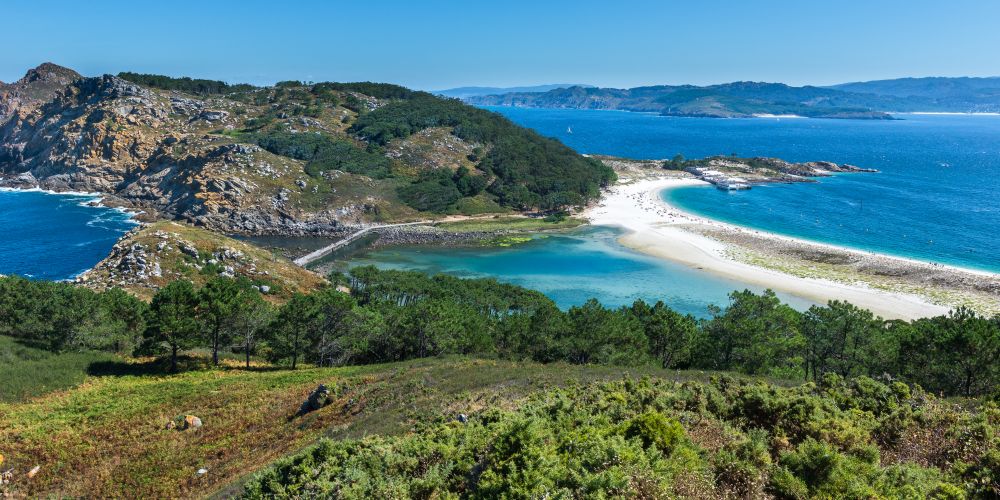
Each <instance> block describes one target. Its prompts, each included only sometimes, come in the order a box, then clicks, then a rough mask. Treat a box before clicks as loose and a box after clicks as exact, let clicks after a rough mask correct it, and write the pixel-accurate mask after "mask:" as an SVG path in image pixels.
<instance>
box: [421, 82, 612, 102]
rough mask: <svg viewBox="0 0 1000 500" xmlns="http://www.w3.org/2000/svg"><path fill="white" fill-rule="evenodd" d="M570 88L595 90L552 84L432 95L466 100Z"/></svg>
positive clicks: (464, 89)
mask: <svg viewBox="0 0 1000 500" xmlns="http://www.w3.org/2000/svg"><path fill="white" fill-rule="evenodd" d="M570 87H581V88H585V89H586V88H593V87H594V86H593V85H584V84H581V83H550V84H547V85H531V86H526V87H456V88H453V89H444V90H435V91H433V92H431V93H432V94H436V95H440V96H445V97H455V98H458V99H465V98H468V97H474V96H483V95H494V94H507V93H510V92H548V91H550V90H556V89H568V88H570Z"/></svg>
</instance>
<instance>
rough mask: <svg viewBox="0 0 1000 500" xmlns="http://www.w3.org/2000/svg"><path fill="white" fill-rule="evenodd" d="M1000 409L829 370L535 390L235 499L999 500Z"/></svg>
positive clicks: (289, 470) (367, 446)
mask: <svg viewBox="0 0 1000 500" xmlns="http://www.w3.org/2000/svg"><path fill="white" fill-rule="evenodd" d="M998 425H1000V409H998V408H997V407H996V405H993V404H989V405H987V406H986V407H985V408H982V409H981V410H980V411H978V412H975V413H972V412H967V411H964V410H960V409H957V408H954V407H952V406H951V405H948V404H946V403H943V402H940V401H937V400H935V399H934V398H933V397H928V396H927V395H925V394H924V393H922V392H921V391H919V390H916V391H915V392H914V391H911V389H910V388H909V387H907V386H906V385H904V384H899V383H896V384H891V385H885V384H881V383H878V382H875V381H873V380H871V379H868V378H859V379H854V380H850V381H844V380H843V379H841V378H839V377H837V376H835V375H831V376H829V377H825V378H824V380H823V381H822V382H821V383H820V384H818V385H815V384H806V385H802V386H799V387H792V388H781V387H776V386H774V385H769V384H767V383H762V382H755V381H745V380H736V379H733V378H729V377H719V378H713V379H712V381H711V382H710V383H703V382H687V383H683V384H678V383H676V382H673V381H670V380H666V379H662V378H657V379H652V378H643V379H640V380H636V379H633V378H625V379H623V380H619V381H614V382H607V383H597V384H585V385H581V386H575V387H571V388H565V389H555V390H546V391H539V392H537V393H535V394H532V395H531V397H529V398H528V400H527V401H526V402H525V403H522V404H521V405H518V407H517V408H516V409H513V410H510V409H500V408H491V409H487V410H484V411H481V412H478V414H476V415H475V416H473V417H471V419H469V420H468V421H464V420H463V419H461V418H459V419H456V420H453V421H451V422H445V423H440V424H436V425H429V426H426V427H425V428H422V429H421V430H420V432H417V433H413V434H409V435H406V436H399V437H396V436H394V437H385V436H374V437H370V438H367V439H362V440H347V441H331V440H324V441H323V442H322V443H320V444H319V445H317V446H315V447H313V448H311V449H309V450H307V451H305V452H303V453H300V454H297V455H295V456H293V457H290V458H287V459H283V460H281V461H279V462H278V464H276V465H275V466H274V467H273V468H271V469H270V470H268V471H266V472H264V473H262V474H259V475H257V476H256V477H255V478H254V479H253V480H252V481H250V482H249V483H248V484H247V486H246V489H245V491H244V497H245V498H298V497H302V496H309V497H336V498H594V497H597V498H676V497H681V498H734V497H735V498H769V497H774V498H962V497H964V496H966V495H968V496H970V497H983V498H986V497H992V496H994V495H996V494H997V493H1000V489H998V487H1000V482H998V476H997V467H998V466H1000V463H998V462H997V458H998V455H997V454H998V452H1000V439H998V435H997V430H998V429H1000V427H998Z"/></svg>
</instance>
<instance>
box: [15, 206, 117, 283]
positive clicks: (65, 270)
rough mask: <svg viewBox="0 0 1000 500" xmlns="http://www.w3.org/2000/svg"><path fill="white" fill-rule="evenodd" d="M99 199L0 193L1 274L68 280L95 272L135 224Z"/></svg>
mask: <svg viewBox="0 0 1000 500" xmlns="http://www.w3.org/2000/svg"><path fill="white" fill-rule="evenodd" d="M96 199H97V197H96V196H94V195H82V194H74V195H64V194H58V195H57V194H50V193H45V192H40V191H9V190H0V274H8V275H11V274H16V275H21V276H26V277H29V278H36V279H47V280H64V279H70V278H73V277H74V276H76V275H78V274H80V273H82V272H84V271H86V270H87V269H90V268H91V267H93V266H94V264H96V263H97V262H99V261H100V260H101V259H103V258H104V257H106V256H107V255H108V253H109V252H110V251H111V247H113V246H114V244H115V242H116V241H118V238H120V237H121V235H122V234H124V233H125V232H126V231H128V230H129V229H130V228H132V227H133V226H134V225H135V222H133V221H132V220H131V219H130V216H129V215H128V214H127V213H125V212H122V211H120V210H116V209H112V208H106V207H91V206H87V203H89V202H92V201H95V200H96Z"/></svg>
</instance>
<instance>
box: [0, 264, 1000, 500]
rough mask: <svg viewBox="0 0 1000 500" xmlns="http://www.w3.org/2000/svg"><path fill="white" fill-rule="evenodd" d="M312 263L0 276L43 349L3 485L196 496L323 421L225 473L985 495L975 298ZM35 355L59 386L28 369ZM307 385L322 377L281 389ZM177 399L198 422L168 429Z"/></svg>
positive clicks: (280, 488) (468, 483) (983, 340)
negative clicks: (631, 288)
mask: <svg viewBox="0 0 1000 500" xmlns="http://www.w3.org/2000/svg"><path fill="white" fill-rule="evenodd" d="M330 282H331V285H330V286H326V287H321V288H319V289H317V290H316V291H314V292H312V293H309V294H301V293H295V294H292V295H291V297H290V298H289V299H288V300H287V301H286V302H284V303H279V304H272V303H269V302H267V301H265V300H264V298H263V297H264V296H262V294H261V291H260V290H259V288H256V287H255V286H254V285H253V283H252V282H250V281H249V280H247V279H245V278H238V277H237V278H230V277H227V276H214V277H212V278H211V279H208V280H207V281H204V282H203V283H199V284H198V285H195V284H193V283H192V282H190V281H186V280H177V281H172V282H170V283H168V284H166V285H165V286H163V287H162V288H161V289H160V290H159V291H157V292H156V294H154V295H153V296H152V299H151V301H150V303H149V304H147V303H145V302H143V301H140V300H138V299H135V298H133V297H132V296H130V295H128V294H126V293H125V292H123V291H121V290H120V289H117V288H115V289H111V290H108V291H104V292H95V291H92V290H89V289H86V288H81V287H75V286H72V285H69V284H65V283H50V282H31V281H27V280H23V279H20V278H2V279H0V335H4V336H7V337H13V339H2V340H3V341H4V343H8V344H9V345H11V346H15V347H16V348H17V349H20V348H21V347H18V346H27V345H31V346H32V347H33V348H42V349H45V351H47V354H46V355H45V356H43V357H40V358H39V360H38V363H37V364H35V365H32V366H33V368H32V370H33V372H32V371H25V372H11V373H10V376H12V377H13V378H14V379H16V380H15V381H14V382H13V383H10V382H8V383H7V384H5V386H13V387H19V385H18V384H20V387H28V388H29V390H22V391H21V394H22V395H21V396H18V397H14V398H5V399H6V400H8V401H14V402H12V403H6V404H0V454H3V455H4V456H5V457H6V460H7V466H9V467H13V468H14V470H15V471H17V473H16V475H15V480H14V482H12V483H11V485H9V486H8V490H9V491H11V492H14V493H16V494H24V495H29V496H32V495H54V496H78V495H83V494H87V495H94V496H123V495H140V496H157V497H159V496H178V495H181V496H190V495H201V494H205V493H208V492H211V491H214V490H217V489H219V488H222V487H223V486H225V485H227V484H229V483H230V482H232V481H233V480H235V479H237V478H239V477H242V476H245V475H247V474H250V473H253V472H255V471H259V470H260V469H261V467H263V466H265V465H266V464H268V463H270V462H272V461H274V460H278V459H280V458H281V457H282V456H284V455H287V454H289V453H294V452H298V451H300V450H301V449H302V448H303V447H304V446H306V445H308V444H310V443H313V442H314V440H315V439H317V438H319V437H321V436H326V437H328V438H331V439H332V440H333V441H329V442H323V443H321V444H319V445H318V446H317V447H315V448H311V449H309V450H307V451H304V452H302V453H299V454H296V455H293V456H291V457H289V458H285V459H282V460H280V461H279V462H278V463H277V464H276V465H275V467H273V468H269V469H267V470H266V471H264V472H260V473H259V474H257V475H255V476H253V477H250V478H246V482H245V483H243V482H241V483H237V484H233V485H231V486H228V487H227V488H226V490H225V491H226V492H228V494H235V493H238V492H239V491H241V490H243V489H244V488H245V491H244V494H245V495H247V496H250V497H271V496H289V497H300V496H334V497H342V498H354V497H358V498H361V497H371V496H380V497H389V498H408V497H418V498H439V497H451V496H456V495H457V496H468V497H483V498H493V497H497V496H511V497H535V496H546V495H548V496H561V497H589V496H594V495H598V496H600V495H603V496H619V497H635V496H637V495H638V496H644V497H648V498H658V497H663V496H687V497H702V498H703V497H705V496H710V497H720V498H721V497H727V496H737V497H761V496H764V495H774V496H778V497H782V498H806V497H811V496H814V497H827V498H834V497H856V498H861V497H864V498H868V497H899V496H903V497H924V496H936V497H940V498H962V497H963V496H965V497H989V496H990V495H995V494H996V493H997V492H998V491H1000V489H998V486H997V485H998V481H997V477H998V474H997V471H998V470H1000V468H998V464H1000V460H998V457H1000V450H998V439H1000V432H998V431H1000V428H998V425H1000V411H998V410H997V407H996V403H995V402H996V400H997V397H998V395H997V393H996V390H997V387H998V377H1000V373H998V369H997V368H998V363H997V362H996V361H997V359H998V355H1000V319H998V318H992V319H991V318H985V317H981V316H978V315H975V314H973V313H971V312H969V311H965V310H958V311H955V312H953V313H952V314H950V315H947V316H940V317H935V318H927V319H921V320H917V321H912V322H902V321H890V322H886V321H883V320H881V319H880V318H876V317H874V316H873V315H872V314H871V313H869V312H867V311H864V310H861V309H858V308H856V307H854V306H851V305H850V304H844V303H839V302H832V303H830V304H828V305H827V306H823V307H820V306H815V307H813V308H811V309H810V310H808V311H806V312H805V313H801V312H797V311H795V310H794V309H791V308H790V307H788V306H787V305H785V304H782V303H781V302H780V301H779V300H778V299H777V298H776V297H775V296H774V295H773V293H770V292H767V293H764V294H754V293H752V292H750V291H743V292H734V293H733V294H732V295H731V301H730V303H729V304H728V307H726V308H725V309H719V310H717V311H714V314H713V316H712V317H711V318H708V319H705V320H701V321H699V320H695V319H694V318H692V317H690V316H684V315H681V314H679V313H677V312H675V311H673V310H671V309H670V308H669V307H666V306H665V305H663V304H662V303H657V304H652V305H650V304H647V303H645V302H642V301H638V302H636V303H635V304H633V305H631V306H627V307H621V308H606V307H604V306H602V305H600V304H599V303H597V302H596V301H590V302H588V303H586V304H583V305H581V306H578V307H573V308H570V309H569V310H567V311H562V310H559V309H558V308H557V307H556V306H555V304H554V303H553V302H552V301H551V300H550V299H549V298H547V297H545V296H544V295H542V294H541V293H539V292H536V291H532V290H527V289H524V288H520V287H517V286H514V285H508V284H502V283H499V282H497V281H495V280H492V279H478V280H462V279H458V278H454V277H449V276H426V275H423V274H420V273H415V272H401V271H379V270H377V269H375V268H371V267H368V268H357V269H355V270H353V271H352V273H351V274H350V275H336V274H335V275H331V276H330ZM333 285H339V287H340V288H339V289H338V288H334V287H333ZM344 286H346V287H347V289H349V293H345V291H344V290H346V289H345V288H343V287H344ZM104 353H108V354H104ZM111 353H119V355H120V356H121V357H120V358H116V357H115V356H113V355H111ZM74 355H79V356H80V358H76V357H73V356H74ZM17 356H19V357H21V358H25V357H26V356H24V355H17ZM88 356H89V357H90V359H89V360H88V359H87V357H88ZM102 356H104V357H103V358H102ZM456 356H458V357H456ZM475 358H478V359H475ZM67 360H75V361H73V362H68V361H67ZM84 365H86V366H84ZM46 366H52V373H53V374H55V375H56V376H57V378H58V382H57V383H51V384H50V383H42V384H38V383H37V382H36V381H32V380H29V378H30V377H32V376H33V375H32V373H39V372H43V371H44V370H45V369H46ZM324 367H334V368H324ZM678 370H686V371H678ZM691 370H694V371H691ZM698 370H706V371H708V372H709V373H708V374H706V373H705V372H703V371H698ZM722 372H729V374H723V373H722ZM642 375H648V376H649V377H651V378H649V379H648V380H642V379H637V378H636V377H641V376H642ZM712 375H714V376H715V378H712V379H709V376H712ZM739 377H753V378H752V379H745V378H739ZM594 382H608V383H609V384H610V385H608V384H601V383H597V384H594ZM320 383H322V384H325V385H326V386H327V387H328V388H329V389H330V396H329V397H328V398H325V403H324V404H322V405H320V406H319V407H315V408H314V407H312V406H309V407H303V406H302V404H303V401H305V400H306V397H307V395H308V394H309V392H310V391H311V390H312V389H313V388H315V387H316V386H317V385H318V384H320ZM32 384H34V385H32ZM794 384H801V385H799V386H794ZM558 388H562V389H558ZM53 390H54V391H55V392H49V391H53ZM936 395H939V396H936ZM942 396H945V397H951V398H957V397H964V398H969V399H951V400H949V399H941V397H942ZM25 398H30V399H27V400H25ZM303 408H305V409H304V410H303ZM310 410H312V411H310ZM186 415H192V416H197V417H199V418H200V419H201V421H202V422H203V423H204V425H203V426H202V427H198V428H195V429H188V430H178V429H177V428H175V427H174V426H172V425H171V422H175V421H177V419H179V418H181V417H184V416H186ZM36 465H38V466H40V467H42V468H41V469H40V470H41V471H42V472H41V473H37V474H35V475H34V477H30V478H29V477H27V476H26V475H25V474H26V471H28V470H30V469H31V468H33V467H34V466H36ZM202 469H203V471H202V472H198V471H199V470H202Z"/></svg>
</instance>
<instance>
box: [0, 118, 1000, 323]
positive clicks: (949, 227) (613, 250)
mask: <svg viewBox="0 0 1000 500" xmlns="http://www.w3.org/2000/svg"><path fill="white" fill-rule="evenodd" d="M491 109H494V110H495V111H498V112H500V113H503V114H504V115H506V116H508V117H509V118H511V119H512V120H513V121H515V122H517V123H519V124H521V125H525V126H528V127H531V128H534V129H536V130H538V131H539V132H540V133H542V134H544V135H547V136H552V137H557V138H559V139H560V140H562V141H563V142H565V143H566V144H567V145H569V146H570V147H573V148H574V149H576V150H578V151H580V152H582V153H600V154H612V155H619V156H627V157H633V158H669V157H672V156H673V155H675V154H678V153H679V154H683V155H684V156H686V157H688V158H698V157H704V156H709V155H714V154H731V153H735V154H737V155H740V156H777V157H781V158H784V159H787V160H792V161H808V160H829V161H834V162H838V163H851V164H855V165H858V166H862V167H869V168H876V169H879V170H881V173H878V174H841V175H837V176H835V177H831V178H823V179H820V180H819V182H817V183H811V184H788V185H774V186H767V187H754V188H753V189H751V190H750V191H744V192H739V193H724V192H721V191H718V190H715V189H712V188H683V189H677V190H673V191H670V192H667V193H665V194H664V196H667V197H668V199H669V201H670V202H671V203H676V204H678V205H680V206H681V207H683V208H684V209H686V210H689V211H692V212H696V213H699V214H702V215H705V216H708V217H712V218H716V219H720V220H725V221H729V222H733V223H736V224H741V225H745V226H750V227H755V228H759V229H764V230H768V231H773V232H776V233H781V234H786V235H790V236H797V237H802V238H806V239H812V240H816V241H822V242H828V243H834V244H838V245H843V246H848V247H853V248H859V249H865V250H874V251H880V252H885V253H889V254H895V255H900V256H905V257H911V258H916V259H920V260H926V261H933V262H941V263H947V264H953V265H958V266H965V267H969V268H977V269H984V270H992V271H1000V258H998V257H997V256H998V255H1000V238H997V237H996V235H997V234H1000V194H998V193H1000V117H996V116H951V115H947V116H942V115H934V116H927V115H904V116H902V117H901V118H903V119H902V120H897V121H864V120H817V119H786V118H782V119H773V118H757V119H745V120H744V119H708V118H705V119H701V118H667V117H660V116H656V115H651V114H641V113H627V112H617V111H579V110H538V109H523V108H491ZM570 127H571V128H572V131H573V132H572V133H568V132H567V129H568V128H570ZM92 199H93V196H86V195H53V194H47V193H42V192H32V191H29V192H18V191H0V227H2V228H3V238H0V274H20V275H25V276H29V277H33V278H38V279H70V278H72V277H74V276H75V275H77V274H79V273H81V272H83V271H85V270H86V269H88V268H90V267H92V266H93V265H94V264H96V263H97V262H98V261H99V260H101V259H102V258H104V257H105V256H106V255H107V253H108V251H109V250H110V249H111V247H112V246H113V245H114V242H115V241H116V240H117V238H119V237H120V236H121V235H122V234H123V233H124V232H125V231H127V230H128V229H129V228H130V227H132V225H133V223H132V222H131V221H130V220H129V217H128V215H127V214H124V213H122V212H121V211H118V210H113V209H108V208H100V207H90V206H87V202H89V201H90V200H92ZM615 236H616V233H615V232H614V231H612V230H609V229H589V230H586V231H581V232H576V233H573V234H569V235H562V236H550V237H546V238H539V239H536V240H534V241H532V242H531V243H528V244H526V245H521V246H515V247H512V248H491V249H458V250H456V249H444V250H442V249H435V248H427V247H400V248H391V249H380V250H376V251H368V252H361V253H359V254H357V255H355V256H353V257H352V258H351V259H350V261H349V262H348V263H347V264H348V265H350V266H355V265H365V264H375V265H378V266H379V267H383V268H394V269H417V270H423V271H428V272H445V273H450V274H455V275H459V276H466V277H483V276H493V277H497V278H499V279H501V280H504V281H508V282H513V283H516V284H519V285H523V286H527V287H530V288H535V289H538V290H540V291H542V292H544V293H546V294H548V295H550V296H551V297H553V299H554V300H555V301H556V302H557V303H558V304H559V305H560V306H562V307H569V306H573V305H578V304H582V303H583V302H584V301H586V300H587V299H589V298H591V297H594V298H597V299H599V300H601V301H602V302H604V303H605V304H609V305H624V304H629V303H631V302H632V301H633V300H635V299H638V298H642V299H645V300H649V301H655V300H660V299H662V300H664V301H665V302H667V303H668V304H669V305H671V306H672V307H674V308H676V309H678V310H680V311H683V312H686V313H691V314H694V315H696V316H705V315H706V314H707V312H708V310H709V309H708V306H709V305H710V304H715V305H720V306H722V305H725V303H726V295H727V294H728V293H729V292H730V291H732V290H735V289H742V288H747V286H746V285H745V284H743V283H740V282H738V281H732V280H727V279H722V278H719V277H717V276H714V275H711V274H708V273H706V272H705V271H701V270H698V269H691V268H688V267H684V266H681V265H676V264H672V263H667V262H662V261H660V260H657V259H653V258H650V257H647V256H645V255H642V254H639V253H637V252H634V251H631V250H629V249H627V248H624V247H622V246H621V245H619V244H618V243H617V242H616V241H615ZM749 288H751V289H755V290H758V291H759V289H758V288H755V287H749ZM782 298H783V299H784V300H786V301H788V302H789V303H791V304H792V305H793V306H795V307H797V308H800V309H801V308H805V307H808V305H809V304H810V303H809V302H808V301H805V300H803V299H799V298H796V297H793V296H789V295H783V296H782Z"/></svg>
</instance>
